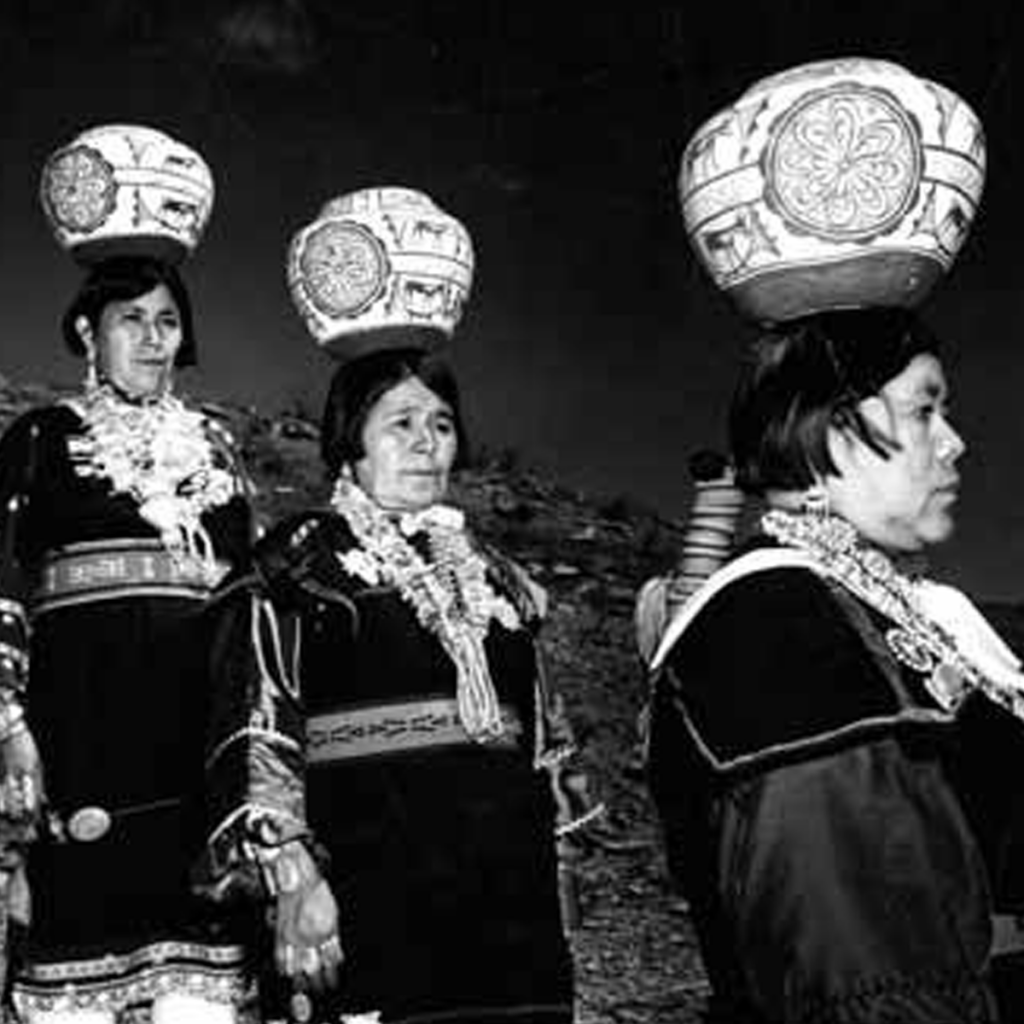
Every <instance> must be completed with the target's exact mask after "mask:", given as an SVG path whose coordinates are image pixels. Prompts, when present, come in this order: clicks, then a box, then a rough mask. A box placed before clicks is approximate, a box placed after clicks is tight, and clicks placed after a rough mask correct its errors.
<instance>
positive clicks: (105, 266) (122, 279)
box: [61, 256, 196, 366]
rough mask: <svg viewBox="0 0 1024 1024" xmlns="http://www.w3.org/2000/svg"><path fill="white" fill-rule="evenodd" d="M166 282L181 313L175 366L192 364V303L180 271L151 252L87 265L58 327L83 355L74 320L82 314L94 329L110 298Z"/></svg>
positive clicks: (114, 299)
mask: <svg viewBox="0 0 1024 1024" xmlns="http://www.w3.org/2000/svg"><path fill="white" fill-rule="evenodd" d="M160 285H165V286H166V287H167V290H168V291H169V292H170V293H171V297H172V298H173V299H174V302H175V304H176V305H177V307H178V315H179V316H180V317H181V347H180V348H179V349H178V354H177V355H176V356H175V359H174V365H175V366H192V365H194V364H195V362H196V336H195V329H194V327H193V324H192V303H191V302H190V300H189V297H188V290H187V289H186V288H185V282H184V281H183V280H182V279H181V275H180V274H179V273H178V271H177V270H176V269H175V267H173V266H172V265H171V264H170V263H164V262H163V261H162V260H158V259H155V258H153V257H151V256H112V257H110V258H109V259H105V260H103V261H102V262H100V263H97V264H95V266H93V267H91V268H90V269H89V273H88V274H87V275H86V278H85V280H84V281H83V282H82V285H81V287H80V288H79V289H78V294H77V295H76V296H75V297H74V299H73V300H72V302H71V305H70V306H68V309H67V312H66V313H65V314H64V317H63V319H62V320H61V330H62V332H63V334H64V341H65V342H66V343H67V346H68V348H69V349H70V350H71V351H72V352H73V353H74V354H75V355H76V356H83V355H85V344H84V343H83V341H82V339H81V337H80V336H79V333H78V329H77V327H76V326H75V321H76V320H78V318H79V317H81V316H84V317H85V318H86V320H88V321H89V324H90V325H91V326H92V329H93V331H98V330H99V325H100V317H101V316H102V315H103V310H104V309H105V308H106V307H107V306H108V305H109V304H110V303H111V302H127V301H128V300H129V299H137V298H138V297H139V296H140V295H148V294H149V292H151V291H152V290H153V289H154V288H157V287H159V286H160Z"/></svg>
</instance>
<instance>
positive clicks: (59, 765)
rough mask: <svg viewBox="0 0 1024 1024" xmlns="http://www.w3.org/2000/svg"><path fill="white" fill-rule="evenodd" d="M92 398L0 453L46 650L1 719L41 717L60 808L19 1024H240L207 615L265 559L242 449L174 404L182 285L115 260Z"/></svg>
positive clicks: (84, 332) (78, 303) (79, 301)
mask: <svg viewBox="0 0 1024 1024" xmlns="http://www.w3.org/2000/svg"><path fill="white" fill-rule="evenodd" d="M63 329H64V337H65V339H66V341H67V343H68V345H69V347H70V348H71V350H72V351H73V352H75V353H76V354H78V355H80V356H83V357H84V359H85V361H86V365H87V368H88V369H87V374H86V380H85V384H84V386H83V387H82V389H81V390H80V391H79V392H78V393H77V394H74V395H72V396H70V397H68V398H66V399H63V400H60V401H57V402H55V403H54V404H52V405H49V406H46V407H42V408H38V409H34V410H32V411H30V412H27V413H25V414H23V415H22V416H21V417H20V418H19V419H17V420H16V421H15V422H14V423H13V425H12V426H11V427H10V428H9V429H8V430H7V432H6V434H5V435H4V437H3V439H2V442H0V508H2V510H3V513H2V521H0V529H2V531H3V534H2V535H3V539H4V544H3V582H4V585H5V590H4V595H3V597H4V601H5V606H6V604H7V603H8V602H9V603H10V606H11V607H12V608H17V607H24V608H25V610H26V611H27V615H28V618H29V619H30V620H31V624H32V631H31V643H30V644H27V645H26V646H24V648H23V655H22V656H20V657H19V658H18V663H19V667H20V668H21V669H22V670H23V671H22V674H21V675H20V676H13V675H12V676H11V677H10V678H5V680H4V689H3V699H4V702H5V704H4V706H5V707H7V706H12V707H17V706H19V705H20V702H21V698H22V695H23V693H27V694H29V695H30V699H29V701H28V704H27V709H26V712H25V713H26V716H27V722H28V724H29V726H30V728H31V731H32V734H33V735H34V736H35V739H36V742H37V743H38V746H39V751H40V755H41V760H42V764H43V768H44V772H45V781H46V791H47V799H48V814H47V823H48V828H47V829H46V835H45V837H44V839H43V840H42V841H41V842H39V843H38V844H37V845H36V846H35V847H34V848H33V849H32V851H31V854H30V856H29V872H28V873H29V879H30V888H31V893H32V898H33V916H32V921H31V925H30V927H29V929H28V931H27V935H26V936H25V937H24V940H23V942H22V943H21V944H20V950H19V956H18V959H17V962H16V967H17V970H16V973H15V977H14V985H13V1000H14V1003H15V1006H16V1009H17V1011H18V1013H19V1015H20V1016H19V1019H22V1020H25V1021H28V1022H55V1021H61V1022H63V1021H89V1022H96V1024H100V1022H113V1021H119V1022H121V1021H129V1020H131V1021H137V1020H138V1021H141V1020H147V1021H148V1020H151V1019H152V1020H153V1021H157V1022H159V1021H172V1020H173V1021H179V1020H189V1021H197V1022H199V1021H203V1022H205V1021H210V1022H221V1021H225V1022H226V1021H232V1020H235V1019H236V1017H235V1014H234V1010H233V1008H232V1007H233V1005H234V1004H235V1003H237V1002H239V1001H240V1000H241V999H242V998H243V996H244V994H245V990H246V982H245V981H244V979H243V977H242V974H241V966H242V954H241V949H240V947H238V946H236V945H234V944H232V943H231V942H229V941H228V940H227V938H225V937H224V936H222V935H221V934H220V931H219V929H220V930H223V929H222V926H221V925H220V924H219V923H218V922H217V920H216V919H215V918H214V917H212V916H211V914H210V913H209V912H208V911H207V910H206V909H205V905H204V904H202V903H200V901H199V900H198V898H192V897H191V896H190V895H189V867H190V862H191V859H192V858H193V857H194V856H195V855H196V853H197V851H198V849H199V847H200V845H201V836H202V830H201V822H200V820H199V818H198V817H197V810H196V808H197V806H198V801H197V800H196V799H195V797H196V796H197V795H198V789H197V787H198V786H199V785H200V784H201V773H202V741H203V735H204V728H203V721H204V715H205V707H204V704H205V700H206V693H205V692H204V686H203V678H204V677H203V675H202V668H203V664H204V662H203V656H202V647H201V645H200V643H199V639H200V638H199V633H198V627H199V617H198V610H199V609H200V607H201V605H202V603H203V601H204V599H205V598H206V596H207V595H208V594H209V592H210V590H211V588H212V587H213V585H214V584H215V583H216V581H217V580H218V579H219V578H220V576H221V575H222V574H223V573H224V571H225V570H226V568H227V567H229V566H230V565H231V564H232V563H235V562H237V561H239V560H240V559H241V556H242V554H243V552H244V551H245V550H246V548H247V546H248V543H249V541H250V532H251V530H250V513H249V506H248V502H247V499H246V493H245V491H246V488H245V484H244V481H243V477H242V474H241V472H240V469H239V467H238V464H237V462H236V460H235V457H234V455H233V453H232V450H231V444H230V439H229V437H228V436H227V435H226V433H225V431H224V429H223V428H222V427H221V426H220V425H219V424H218V423H216V422H215V421H213V420H211V419H210V418H209V417H208V416H207V415H205V414H204V413H202V412H200V411H199V410H197V409H194V408H191V407H189V406H187V405H186V404H185V403H184V402H182V401H181V400H180V399H179V398H177V397H176V396H175V394H174V390H173V383H174V374H175V371H176V369H177V368H179V367H182V366H187V365H189V364H191V363H193V362H195V355H196V341H195V334H194V331H193V326H192V312H191V306H190V303H189V297H188V294H187V292H186V290H185V286H184V284H183V282H182V279H181V277H180V275H179V273H178V272H177V270H176V269H174V268H173V267H172V266H171V265H170V264H168V263H165V262H162V261H160V260H157V259H154V258H150V257H145V256H122V257H112V258H110V259H107V260H104V261H101V262H99V263H97V264H95V265H94V266H92V268H91V269H90V270H89V272H88V274H87V276H86V278H85V280H84V283H83V285H82V286H81V288H80V290H79V292H78V294H77V296H76V298H75V300H74V301H73V303H72V304H71V306H70V308H69V309H68V311H67V313H66V315H65V317H64V320H63Z"/></svg>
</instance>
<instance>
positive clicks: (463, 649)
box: [331, 477, 520, 742]
mask: <svg viewBox="0 0 1024 1024" xmlns="http://www.w3.org/2000/svg"><path fill="white" fill-rule="evenodd" d="M331 507H332V508H333V509H334V510H335V511H336V512H338V513H339V514H340V515H341V516H343V517H344V519H345V520H346V522H347V523H348V525H349V528H350V529H351V531H352V534H353V536H354V537H355V539H356V541H357V543H358V547H355V548H352V549H351V550H349V551H346V552H344V553H339V554H338V556H337V557H338V561H339V562H340V563H341V565H342V567H343V568H344V569H345V570H346V571H347V572H349V573H351V574H352V575H354V576H358V577H360V578H361V579H363V580H364V581H366V582H367V583H369V584H370V585H371V586H377V585H380V584H387V585H390V586H394V587H395V588H396V589H397V590H398V592H399V594H400V595H401V597H402V599H403V600H404V601H406V602H407V603H408V604H410V605H411V606H412V608H413V609H414V610H415V612H416V618H417V620H418V621H419V623H420V624H421V625H422V626H423V627H424V628H425V629H427V630H429V631H430V632H431V633H433V634H434V635H435V636H436V637H437V638H438V639H439V640H440V642H441V645H442V647H444V649H445V652H446V653H447V654H448V656H449V657H450V658H451V659H452V661H453V662H454V664H455V667H456V670H457V674H458V692H457V696H458V706H459V717H460V720H461V722H462V724H463V726H464V728H465V729H466V731H467V733H469V735H470V736H471V737H472V738H473V739H475V740H478V741H480V742H486V741H487V740H489V739H493V738H496V737H498V736H500V735H501V734H502V732H503V725H502V721H501V710H500V708H499V705H498V698H497V695H496V693H495V691H494V684H493V682H492V680H491V675H490V670H489V668H488V665H487V655H486V653H485V651H484V638H485V637H486V635H487V631H488V629H489V628H490V624H491V621H492V620H496V621H497V622H499V623H501V625H502V626H504V627H505V628H506V629H509V630H514V629H517V628H519V626H520V619H519V615H518V613H517V612H516V610H515V608H514V607H513V606H512V604H511V603H510V602H509V601H508V600H506V599H505V598H504V597H502V596H501V595H500V594H497V593H495V591H494V589H493V588H492V587H491V584H490V583H489V581H488V579H487V562H486V560H485V559H484V557H483V555H481V554H480V552H479V551H477V550H475V549H474V547H473V545H472V543H471V541H470V539H469V536H468V534H467V532H466V527H465V519H464V517H463V514H462V513H461V512H460V511H459V510H458V509H455V508H452V507H451V506H448V505H434V506H432V507H431V508H428V509H425V510H424V511H422V512H414V513H407V514H404V515H400V516H392V515H389V514H388V513H386V512H385V511H384V510H383V509H381V508H380V506H379V505H377V503H376V502H374V501H373V500H372V499H371V498H370V497H369V496H368V495H367V494H365V493H364V492H363V491H362V490H361V489H360V488H359V487H357V486H356V485H355V484H354V483H352V482H351V481H350V480H348V479H346V478H345V477H341V478H339V479H338V481H337V484H336V485H335V488H334V493H333V495H332V497H331ZM417 534H421V535H422V536H423V537H424V538H425V540H426V545H427V550H428V557H427V558H424V557H423V556H422V555H420V553H419V552H418V551H417V550H416V548H415V547H414V546H413V544H411V543H410V538H411V537H413V536H415V535H417Z"/></svg>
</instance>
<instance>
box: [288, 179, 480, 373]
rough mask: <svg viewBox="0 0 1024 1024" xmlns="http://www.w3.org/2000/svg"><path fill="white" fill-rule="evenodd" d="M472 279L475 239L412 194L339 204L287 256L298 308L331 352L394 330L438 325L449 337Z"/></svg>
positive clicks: (382, 193) (392, 190)
mask: <svg viewBox="0 0 1024 1024" xmlns="http://www.w3.org/2000/svg"><path fill="white" fill-rule="evenodd" d="M472 283H473V244H472V240H471V239H470V236H469V233H468V232H467V231H466V229H465V228H464V227H463V226H462V224H460V223H459V221H457V220H456V219H455V218H454V217H452V216H451V215H450V214H448V213H445V212H444V211H443V210H441V209H440V208H439V207H438V206H437V205H436V204H435V203H434V202H433V200H431V199H430V197H429V196H427V195H425V194H424V193H422V192H418V191H415V190H414V189H409V188H401V187H383V188H368V189H362V190H360V191H358V192H353V193H351V194H348V195H343V196H339V197H338V198H336V199H332V200H331V201H330V202H329V203H327V205H326V206H324V208H323V209H322V210H321V211H320V213H319V214H318V216H317V217H316V219H315V220H314V221H313V222H312V223H310V224H308V225H306V226H305V227H304V228H302V229H301V230H300V231H299V232H298V233H297V234H296V235H295V237H294V238H293V239H292V242H291V246H290V247H289V251H288V287H289V289H290V291H291V294H292V298H293V300H294V302H295V305H296V307H297V308H298V310H299V313H300V314H301V315H302V317H303V319H304V320H305V323H306V326H307V327H308V329H309V332H310V334H312V336H313V338H314V339H315V340H316V341H317V342H318V343H319V344H321V345H323V346H325V347H328V348H330V349H331V350H332V352H339V353H344V352H345V350H346V348H347V347H348V348H351V347H352V346H354V345H355V344H356V343H357V340H356V339H357V337H358V336H361V335H364V334H365V333H366V332H368V331H379V330H381V329H383V328H389V327H425V328H433V329H435V330H436V331H439V332H441V334H443V335H445V336H448V337H450V336H451V334H452V333H453V332H454V330H455V326H456V324H458V322H459V319H460V318H461V316H462V310H463V306H464V305H465V303H466V301H467V299H468V298H469V292H470V288H471V287H472ZM349 339H352V340H351V341H350V340H349Z"/></svg>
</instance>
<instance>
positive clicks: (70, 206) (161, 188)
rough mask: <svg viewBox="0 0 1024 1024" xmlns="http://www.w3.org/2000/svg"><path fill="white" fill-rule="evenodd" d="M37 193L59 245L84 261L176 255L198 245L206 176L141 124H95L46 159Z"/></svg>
mask: <svg viewBox="0 0 1024 1024" xmlns="http://www.w3.org/2000/svg"><path fill="white" fill-rule="evenodd" d="M39 192H40V199H41V201H42V204H43V210H44V211H45V213H46V218H47V220H48V221H49V223H50V227H51V228H52V230H53V233H54V236H55V237H56V239H57V242H58V244H59V245H60V246H61V247H62V248H64V249H67V250H68V251H69V252H71V254H72V255H73V256H74V257H75V259H77V260H79V261H80V262H83V263H90V262H94V261H95V260H97V259H102V258H104V257H107V256H112V255H122V254H136V253H138V254H149V255H156V256H160V257H163V258H166V259H169V260H172V261H174V262H178V261H180V260H182V259H184V258H185V257H186V256H188V255H189V254H190V253H191V252H192V251H193V250H194V249H195V248H196V246H197V245H198V244H199V240H200V238H201V237H202V234H203V231H204V229H205V227H206V224H207V222H208V221H209V218H210V213H211V210H212V209H213V198H214V186H213V175H212V174H211V172H210V168H209V167H208V166H207V164H206V162H205V161H204V160H203V158H202V157H201V156H200V155H199V154H198V153H197V152H196V151H195V150H194V149H191V148H189V147H188V146H186V145H184V144H182V143H181V142H178V141H176V140H175V139H172V138H171V137H170V136H168V135H165V134H164V133H163V132H161V131H157V130H156V129H155V128H149V127H146V126H144V125H125V124H114V125H102V126H100V127H96V128H91V129H89V130H88V131H85V132H83V133H82V134H81V135H79V136H77V137H76V138H75V139H74V140H72V142H70V143H69V144H68V145H67V146H63V147H62V148H61V149H59V150H57V151H56V152H55V153H54V154H53V155H52V156H51V157H50V158H49V160H48V161H47V162H46V166H45V167H44V168H43V174H42V179H41V181H40V187H39Z"/></svg>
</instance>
